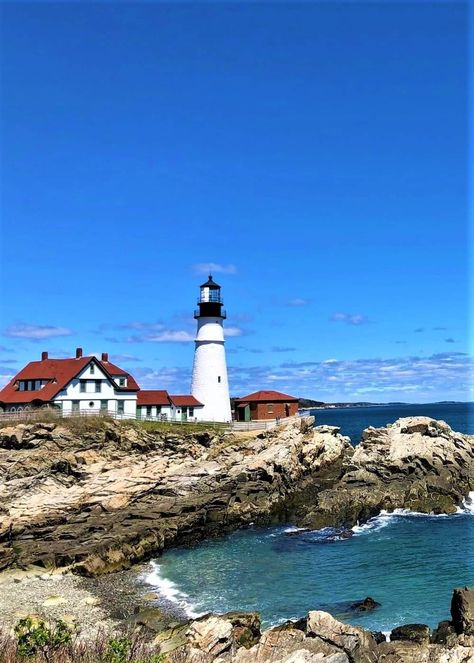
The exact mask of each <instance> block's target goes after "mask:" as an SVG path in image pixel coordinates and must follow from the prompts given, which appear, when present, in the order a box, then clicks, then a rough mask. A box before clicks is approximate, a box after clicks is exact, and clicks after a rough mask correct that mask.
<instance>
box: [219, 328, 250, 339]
mask: <svg viewBox="0 0 474 663" xmlns="http://www.w3.org/2000/svg"><path fill="white" fill-rule="evenodd" d="M246 333H248V332H246V331H245V330H244V329H242V327H237V325H233V326H232V325H231V326H230V327H225V328H224V336H227V337H228V338H230V337H233V336H244V335H245V334H246Z"/></svg>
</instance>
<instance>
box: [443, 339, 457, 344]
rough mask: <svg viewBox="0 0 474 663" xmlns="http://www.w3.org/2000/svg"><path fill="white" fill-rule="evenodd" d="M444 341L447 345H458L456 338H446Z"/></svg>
mask: <svg viewBox="0 0 474 663" xmlns="http://www.w3.org/2000/svg"><path fill="white" fill-rule="evenodd" d="M444 341H445V343H456V341H455V340H454V338H445V339H444Z"/></svg>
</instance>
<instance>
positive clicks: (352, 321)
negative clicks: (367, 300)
mask: <svg viewBox="0 0 474 663" xmlns="http://www.w3.org/2000/svg"><path fill="white" fill-rule="evenodd" d="M329 319H330V320H331V321H332V322H345V323H346V324H348V325H355V326H358V325H363V324H365V323H367V322H369V319H368V317H367V316H366V315H363V314H362V313H342V312H337V313H333V314H332V315H331V317H330V318H329Z"/></svg>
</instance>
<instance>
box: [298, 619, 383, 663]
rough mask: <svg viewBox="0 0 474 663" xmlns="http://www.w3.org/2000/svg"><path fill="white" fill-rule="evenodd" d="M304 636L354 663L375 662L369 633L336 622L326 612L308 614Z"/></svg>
mask: <svg viewBox="0 0 474 663" xmlns="http://www.w3.org/2000/svg"><path fill="white" fill-rule="evenodd" d="M306 635H307V636H308V637H310V638H316V639H319V640H321V641H322V642H324V643H326V644H329V645H332V646H334V647H335V648H337V649H339V650H342V651H343V652H344V653H345V654H347V656H348V657H349V659H350V660H351V661H353V662H354V663H373V662H375V661H376V660H377V657H376V653H375V648H376V642H375V640H374V638H373V636H372V634H371V633H369V632H368V631H365V630H364V629H362V628H359V627H357V626H351V625H350V624H343V623H342V622H338V621H337V620H336V619H334V617H332V616H331V615H330V614H329V613H327V612H322V611H320V610H317V611H313V612H310V613H309V614H308V620H307V626H306Z"/></svg>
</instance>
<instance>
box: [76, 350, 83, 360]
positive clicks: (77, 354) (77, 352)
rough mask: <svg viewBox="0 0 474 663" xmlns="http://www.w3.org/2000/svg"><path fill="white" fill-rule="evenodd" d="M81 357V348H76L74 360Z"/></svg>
mask: <svg viewBox="0 0 474 663" xmlns="http://www.w3.org/2000/svg"><path fill="white" fill-rule="evenodd" d="M81 357H82V348H76V359H80V358H81Z"/></svg>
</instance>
